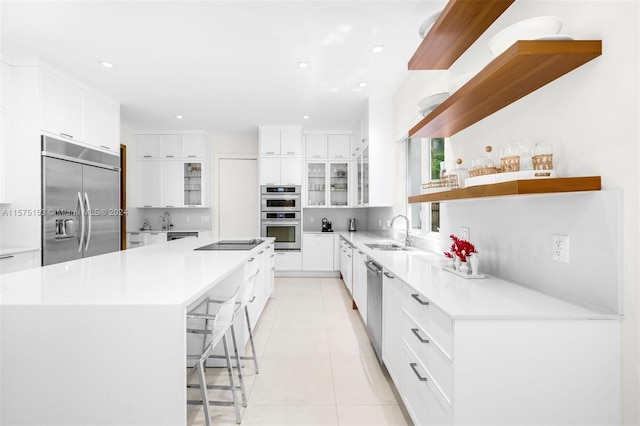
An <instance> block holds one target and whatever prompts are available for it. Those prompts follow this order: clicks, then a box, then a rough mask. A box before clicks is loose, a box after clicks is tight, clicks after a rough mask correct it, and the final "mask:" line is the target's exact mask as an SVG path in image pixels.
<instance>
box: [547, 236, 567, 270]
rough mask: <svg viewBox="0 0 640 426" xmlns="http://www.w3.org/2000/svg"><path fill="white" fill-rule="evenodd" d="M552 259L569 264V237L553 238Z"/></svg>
mask: <svg viewBox="0 0 640 426" xmlns="http://www.w3.org/2000/svg"><path fill="white" fill-rule="evenodd" d="M551 259H552V260H554V261H556V262H561V263H569V236H568V235H556V234H554V235H553V236H552V238H551Z"/></svg>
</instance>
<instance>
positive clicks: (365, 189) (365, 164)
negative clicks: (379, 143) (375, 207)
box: [362, 145, 369, 206]
mask: <svg viewBox="0 0 640 426" xmlns="http://www.w3.org/2000/svg"><path fill="white" fill-rule="evenodd" d="M362 205H364V206H368V205H369V145H367V146H366V147H365V148H364V149H363V150H362Z"/></svg>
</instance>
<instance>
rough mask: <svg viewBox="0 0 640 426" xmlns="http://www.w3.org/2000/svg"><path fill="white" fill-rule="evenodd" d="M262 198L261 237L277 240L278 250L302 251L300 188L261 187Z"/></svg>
mask: <svg viewBox="0 0 640 426" xmlns="http://www.w3.org/2000/svg"><path fill="white" fill-rule="evenodd" d="M260 197H261V199H260V209H261V212H260V227H261V231H260V235H261V236H262V237H272V238H275V247H274V248H275V249H276V250H300V248H301V246H302V232H301V229H302V228H301V227H302V224H301V217H300V215H301V211H302V197H301V194H300V186H297V185H291V186H270V185H263V186H261V187H260Z"/></svg>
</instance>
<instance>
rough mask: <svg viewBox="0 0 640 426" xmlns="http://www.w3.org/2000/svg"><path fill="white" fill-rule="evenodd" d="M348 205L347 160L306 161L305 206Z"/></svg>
mask: <svg viewBox="0 0 640 426" xmlns="http://www.w3.org/2000/svg"><path fill="white" fill-rule="evenodd" d="M348 205H349V162H348V161H313V162H311V161H310V162H307V206H309V207H313V206H318V207H347V206H348Z"/></svg>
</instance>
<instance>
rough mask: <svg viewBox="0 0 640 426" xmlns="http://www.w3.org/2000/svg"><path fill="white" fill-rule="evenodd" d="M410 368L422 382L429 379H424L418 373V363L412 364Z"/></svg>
mask: <svg viewBox="0 0 640 426" xmlns="http://www.w3.org/2000/svg"><path fill="white" fill-rule="evenodd" d="M409 366H410V367H411V369H412V370H413V372H414V373H415V374H416V376H417V377H418V380H420V381H421V382H426V381H427V378H426V377H422V376H421V375H420V373H418V363H416V362H410V363H409Z"/></svg>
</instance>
